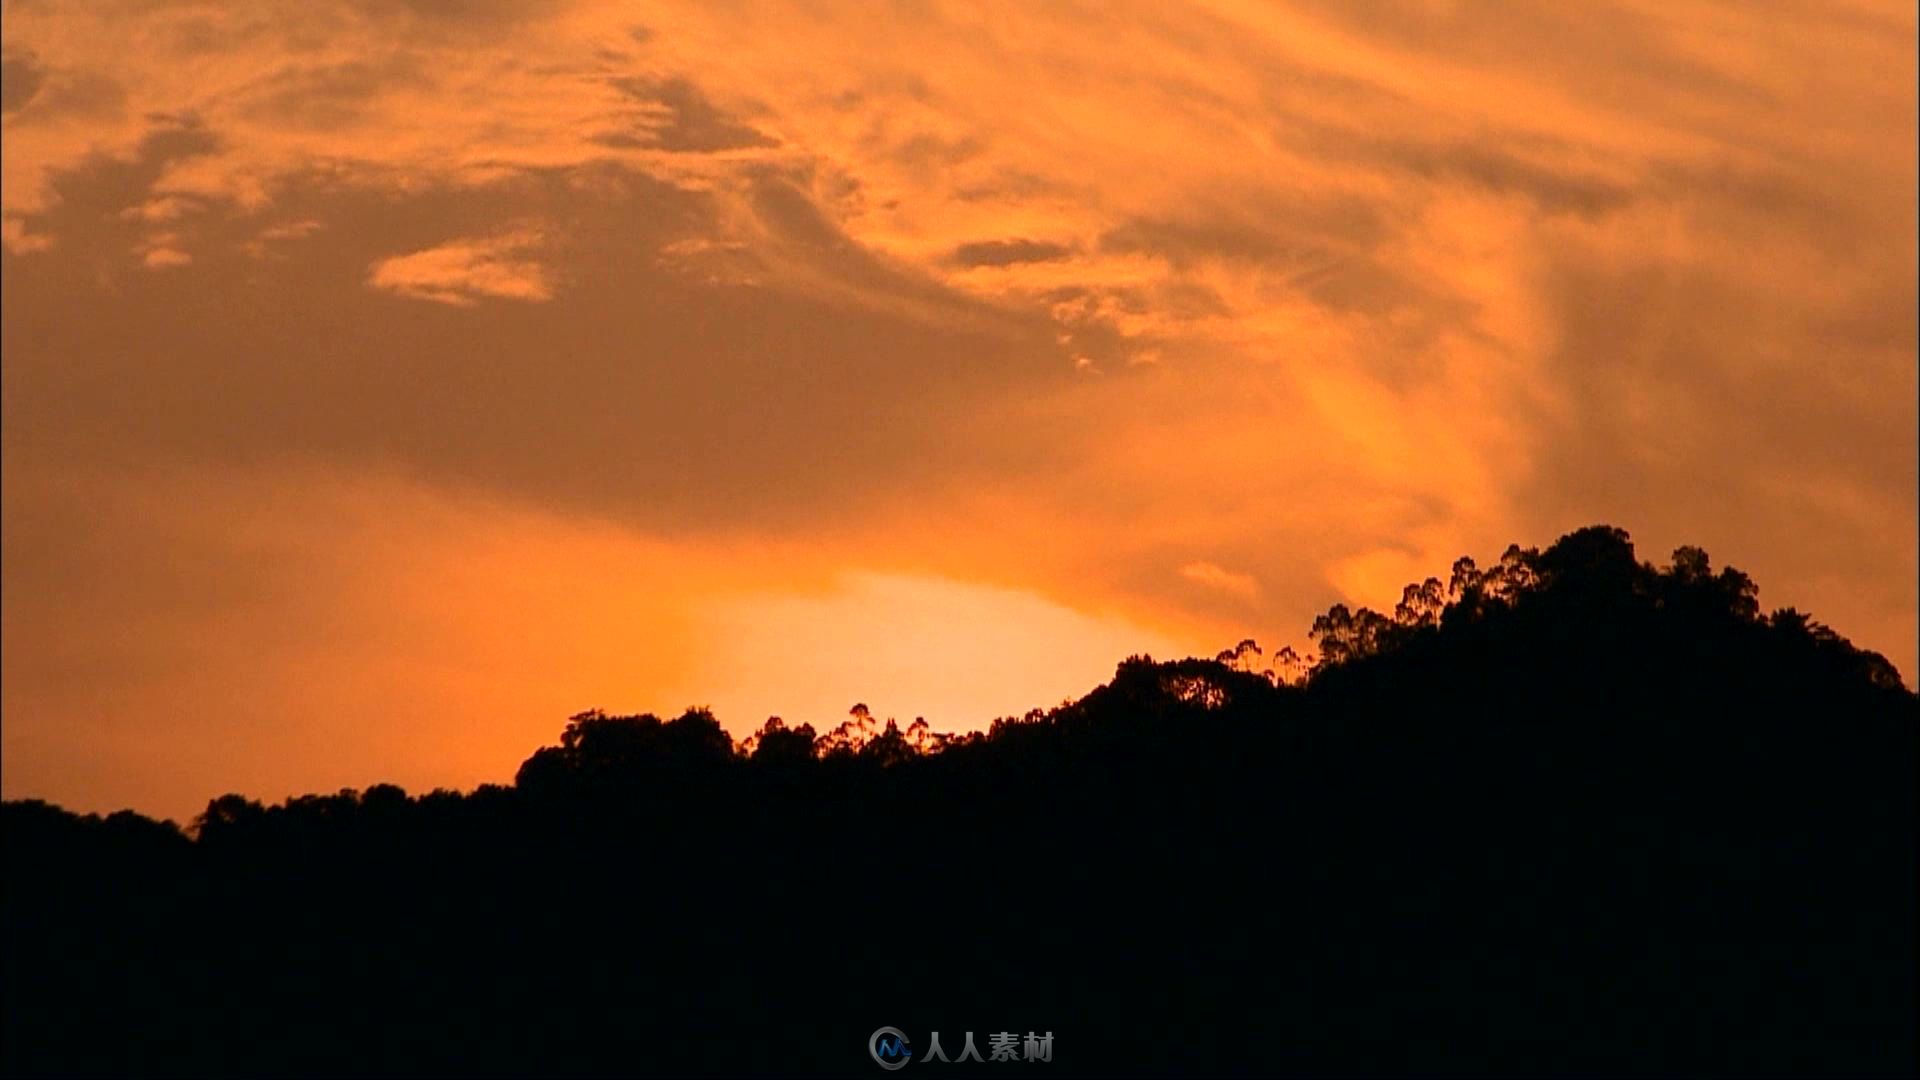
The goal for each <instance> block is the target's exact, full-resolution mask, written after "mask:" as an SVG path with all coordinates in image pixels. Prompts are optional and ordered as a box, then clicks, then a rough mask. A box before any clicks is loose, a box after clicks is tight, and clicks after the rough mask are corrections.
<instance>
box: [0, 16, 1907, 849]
mask: <svg viewBox="0 0 1920 1080" xmlns="http://www.w3.org/2000/svg"><path fill="white" fill-rule="evenodd" d="M1915 33H1916V31H1915V13H1914V10H1913V6H1912V4H1911V3H1900V2H1892V3H1842V2H1821V3H1813V2H1807V3H1798V2H1792V0H1780V2H1769V3H1765V4H1756V3H1752V2H1750V0H1739V2H1733V0H1729V2H1725V3H1708V2H1699V0H1684V2H1676V0H1645V2H1641V0H1611V2H1600V3H1593V4H1578V5H1561V4H1497V5H1495V4H1468V3H1459V4H1454V3H1447V2H1429V0H1379V2H1373V0H1359V2H1356V0H1313V2H1308V3H1303V4H1296V5H1288V6H1284V7H1282V6H1276V5H1270V4H1245V5H1242V4H1235V3H1224V2H1222V3H1198V4H1193V5H1188V6H1175V5H1166V4H1141V5H1137V6H1132V5H1116V4H1111V3H1101V4H1084V5H1082V4H1069V3H1048V4H1012V3H1009V4H996V5H945V4H939V3H903V4H889V5H871V4H848V5H844V6H839V7H836V6H833V5H818V4H808V5H798V6H782V5H772V4H759V3H755V4H745V5H733V4H726V3H713V2H701V3H690V4H686V5H684V6H671V5H657V4H646V5H639V4H609V3H598V2H580V3H571V2H563V3H558V4H551V5H547V4H537V5H529V4H524V3H519V2H517V0H513V2H509V0H462V2H459V3H440V2H432V0H418V2H414V3H407V2H400V3H395V2H389V0H377V2H376V0H260V2H252V3H244V4H221V3H194V2H184V0H183V2H147V0H140V2H135V0H114V2H102V3H94V4H81V5H69V4H54V3H49V2H46V0H19V2H10V3H7V4H6V5H5V10H4V80H3V82H4V127H3V128H0V132H3V135H0V139H3V145H0V179H3V181H4V189H3V191H0V221H3V222H4V233H3V239H4V248H5V253H4V256H0V257H3V258H4V275H3V277H0V281H3V282H4V285H3V288H4V309H3V311H4V314H3V316H0V336H3V338H4V359H5V363H4V380H5V383H4V389H5V397H4V424H3V425H0V439H4V527H5V535H4V577H5V580H4V590H0V598H3V600H4V628H3V633H0V643H3V647H4V680H3V681H0V688H3V693H4V701H3V703H0V707H3V708H4V721H5V722H4V728H3V729H0V733H3V735H4V756H0V762H3V763H4V788H5V794H6V796H7V797H9V798H17V797H26V796H39V797H46V798H51V799H54V800H57V801H59V802H62V803H64V804H66V805H69V806H72V807H75V808H78V809H85V810H106V809H114V808H118V807H121V806H127V805H131V806H133V807H136V808H138V809H141V810H144V811H148V812H152V813H158V814H165V815H172V816H175V817H181V818H184V817H186V816H189V815H191V814H192V813H194V812H195V811H196V810H198V809H199V808H200V807H201V806H203V805H204V803H205V801H206V799H207V798H208V797H210V796H212V795H214V794H218V793H221V792H225V791H229V790H238V791H241V792H244V793H247V794H250V795H254V796H257V797H265V798H275V799H277V798H280V797H284V796H286V795H288V794H291V793H295V792H303V791H309V790H332V789H334V788H338V787H341V786H348V785H352V786H364V785H366V784H368V783H370V782H373V781H377V780H393V781H397V782H399V783H401V784H403V785H406V786H408V787H410V788H413V789H425V788H430V787H433V786H436V785H445V786H469V785H471V784H473V783H476V782H479V781H483V780H505V779H508V778H510V777H511V775H512V773H513V770H514V768H515V767H516V766H517V765H518V763H519V761H520V760H521V759H522V758H523V757H524V756H525V755H526V754H527V753H528V752H529V751H531V750H532V749H533V748H534V747H535V746H537V745H539V744H541V743H542V742H546V741H550V740H551V739H553V738H554V736H555V733H556V732H557V731H558V729H559V727H560V726H561V724H562V723H563V722H564V720H565V717H566V716H567V715H568V714H569V713H571V712H574V711H578V710H580V709H583V708H588V707H592V706H603V707H606V708H608V709H611V710H622V711H639V710H652V711H657V712H669V711H677V710H679V709H681V708H683V707H685V706H686V705H688V704H710V705H712V706H714V707H715V708H716V710H718V712H719V713H720V716H721V719H722V721H723V722H725V723H726V724H727V725H728V726H729V727H730V728H732V729H733V730H734V731H735V732H736V733H742V732H744V731H746V730H748V729H751V728H753V727H757V726H758V724H759V722H760V721H761V720H763V719H764V718H765V716H766V715H767V714H769V713H772V712H778V713H780V714H782V715H783V716H785V717H787V718H788V719H789V720H795V721H798V720H810V721H813V722H815V723H816V724H821V723H824V724H827V725H831V724H832V723H835V722H837V721H838V720H839V719H840V718H841V717H842V716H843V715H844V713H845V710H846V708H847V707H848V706H849V705H851V704H852V703H853V702H855V701H864V702H866V703H868V704H869V705H871V706H872V707H873V709H874V711H875V712H876V713H878V714H880V715H895V716H899V717H901V718H902V719H907V718H910V717H912V716H915V715H925V716H926V717H927V718H928V719H929V720H931V721H933V722H934V723H935V724H936V725H937V726H944V727H952V728H962V727H969V726H974V725H977V724H979V723H981V722H983V721H985V720H987V719H989V718H991V717H992V716H994V715H996V714H1001V713H1015V712H1021V711H1024V710H1025V709H1026V708H1028V707H1030V706H1034V705H1047V704H1053V703H1056V702H1058V701H1059V700H1060V699H1062V698H1064V697H1066V696H1069V695H1073V694H1077V693H1079V692H1081V691H1083V690H1085V689H1087V688H1089V687H1091V686H1092V685H1094V684H1095V683H1097V682H1099V681H1101V680H1103V679H1104V678H1105V677H1106V676H1107V675H1108V674H1110V673H1111V670H1112V666H1113V664H1114V662H1115V661H1117V660H1118V659H1120V658H1121V657H1122V656H1124V655H1126V654H1127V653H1130V652H1138V651H1149V652H1153V653H1156V654H1168V653H1187V652H1203V653H1211V652H1213V651H1216V650H1218V649H1220V648H1222V647H1225V646H1228V645H1231V644H1232V643H1233V642H1234V641H1237V640H1239V639H1240V638H1241V637H1243V636H1247V635H1252V636H1255V637H1258V638H1259V639H1260V640H1261V641H1263V642H1264V643H1266V644H1268V645H1270V646H1274V645H1278V644H1282V643H1287V642H1294V643H1301V639H1302V638H1303V636H1304V635H1303V631H1304V628H1305V626H1306V625H1307V624H1308V623H1309V622H1310V621H1311V619H1312V616H1313V615H1314V614H1315V613H1316V612H1317V611H1320V610H1323V609H1324V608H1325V607H1326V606H1327V605H1328V604H1330V603H1333V602H1335V601H1348V602H1359V603H1370V604H1374V605H1390V604H1391V603H1392V601H1393V600H1394V599H1396V598H1397V596H1398V591H1399V586H1400V585H1401V584H1402V583H1404V582H1405V581H1407V580H1409V579H1412V578H1417V577H1423V576H1426V575H1428V574H1432V573H1444V570H1445V567H1446V565H1447V564H1448V563H1449V562H1450V561H1451V560H1452V558H1453V557H1454V556H1456V555H1458V554H1462V553H1472V554H1475V555H1478V556H1480V557H1482V558H1487V557H1491V556H1495V555H1497V554H1498V552H1499V550H1500V548H1502V547H1504V546H1505V544H1506V543H1507V542H1509V541H1513V540H1519V541H1522V542H1526V543H1546V542H1550V541H1551V540H1552V539H1553V538H1554V537H1555V536H1556V535H1558V534H1559V533H1560V532H1562V531H1565V530H1566V529H1569V528H1572V527H1575V526H1578V525H1582V524H1588V523H1592V522H1596V521H1605V522H1608V523H1612V524H1617V525H1620V526H1622V527H1625V528H1627V529H1628V530H1630V531H1631V532H1632V533H1633V534H1634V536H1635V538H1636V539H1637V540H1638V541H1639V543H1640V545H1641V550H1642V554H1643V557H1648V558H1653V559H1663V558H1664V556H1665V554H1666V553H1667V552H1668V551H1670V550H1671V549H1672V548H1673V547H1674V546H1675V545H1677V544H1680V543H1698V544H1701V545H1703V546H1705V547H1706V548H1707V549H1708V550H1709V551H1710V552H1712V553H1713V554H1714V555H1715V556H1716V557H1717V558H1718V559H1719V560H1720V561H1722V562H1732V563H1734V564H1736V565H1739V566H1740V567H1741V568H1743V569H1745V570H1747V571H1749V572H1750V573H1752V574H1753V575H1754V576H1755V577H1756V578H1757V579H1758V580H1759V581H1760V583H1761V587H1762V597H1761V599H1762V602H1763V603H1764V604H1768V605H1770V606H1780V605H1787V604H1792V605H1795V606H1799V607H1802V608H1804V609H1810V610H1811V611H1813V612H1814V613H1815V615H1816V616H1818V617H1820V618H1822V619H1824V620H1826V621H1828V622H1830V623H1832V624H1833V625H1835V626H1836V627H1837V628H1838V629H1840V630H1841V632H1843V633H1845V634H1847V635H1849V636H1850V637H1852V638H1853V639H1854V640H1855V641H1856V642H1858V643H1860V644H1863V645H1865V646H1867V647H1870V648H1875V649H1879V650H1881V651H1883V652H1885V653H1886V654H1887V655H1888V656H1889V657H1890V658H1891V659H1892V660H1893V661H1894V662H1895V663H1896V664H1897V665H1898V666H1899V667H1900V668H1901V670H1902V672H1903V673H1904V674H1906V676H1907V677H1908V679H1909V681H1911V680H1912V678H1913V675H1914V673H1915V670H1916V667H1917V666H1920V644H1916V634H1915V623H1916V607H1917V605H1916V591H1917V590H1920V582H1917V580H1916V577H1917V573H1916V548H1917V545H1920V537H1916V524H1915V523H1916V514H1917V513H1920V509H1917V507H1916V495H1915V492H1916V488H1917V487H1920V483H1917V480H1920V478H1917V477H1916V456H1917V454H1920V446H1917V445H1916V443H1917V439H1916V431H1917V429H1920V419H1917V418H1916V395H1917V393H1920V387H1917V385H1916V301H1915V293H1916V284H1917V283H1916V271H1915V266H1916V240H1915V237H1916V228H1917V227H1920V222H1917V221H1916V209H1915V205H1916V204H1915V191H1916V150H1915V142H1916V102H1915V80H1916V61H1915V55H1916V52H1915Z"/></svg>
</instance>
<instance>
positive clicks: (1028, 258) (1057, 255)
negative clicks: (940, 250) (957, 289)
mask: <svg viewBox="0 0 1920 1080" xmlns="http://www.w3.org/2000/svg"><path fill="white" fill-rule="evenodd" d="M1072 254H1073V249H1072V248H1070V247H1066V246H1065V245H1062V244H1049V243H1045V242H1043V241H1039V240H1025V239H1019V240H981V241H978V242H975V243H971V244H961V245H960V246H959V247H957V248H954V249H953V254H951V255H949V256H948V257H947V261H948V262H950V263H952V264H953V265H955V266H1014V265H1017V264H1019V263H1033V262H1052V261H1054V260H1056V259H1064V258H1066V257H1067V256H1069V255H1072Z"/></svg>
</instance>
